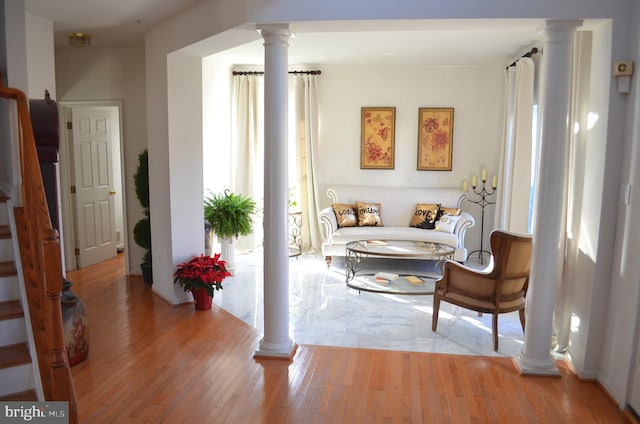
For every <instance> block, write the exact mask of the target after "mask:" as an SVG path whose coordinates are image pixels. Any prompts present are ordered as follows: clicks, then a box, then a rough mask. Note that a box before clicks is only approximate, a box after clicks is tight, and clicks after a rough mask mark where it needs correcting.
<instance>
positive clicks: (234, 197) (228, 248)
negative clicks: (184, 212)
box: [204, 190, 257, 274]
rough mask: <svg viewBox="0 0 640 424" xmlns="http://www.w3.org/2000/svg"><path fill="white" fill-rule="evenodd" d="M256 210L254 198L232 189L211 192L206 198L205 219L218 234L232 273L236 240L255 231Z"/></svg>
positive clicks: (222, 251) (222, 250)
mask: <svg viewBox="0 0 640 424" xmlns="http://www.w3.org/2000/svg"><path fill="white" fill-rule="evenodd" d="M256 211H257V208H256V202H255V201H254V200H253V199H251V198H250V197H246V196H242V195H241V194H236V193H232V192H231V191H230V190H225V191H224V193H222V194H211V196H208V197H205V199H204V219H205V221H207V222H208V223H209V225H211V230H212V231H213V233H214V234H216V235H217V236H218V240H219V241H220V245H221V253H222V257H223V259H224V260H225V262H226V264H227V269H228V270H229V272H231V273H232V274H233V273H234V266H233V265H234V260H235V241H236V239H237V238H238V237H239V236H248V235H249V234H251V233H252V232H253V215H255V213H256Z"/></svg>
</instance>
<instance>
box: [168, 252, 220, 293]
mask: <svg viewBox="0 0 640 424" xmlns="http://www.w3.org/2000/svg"><path fill="white" fill-rule="evenodd" d="M226 265H227V263H226V262H225V261H223V260H221V259H220V254H219V253H216V254H214V255H213V256H206V255H200V256H194V257H193V258H191V260H189V261H187V262H183V263H181V264H179V265H178V267H177V268H176V272H175V273H174V274H173V284H180V286H182V288H183V289H184V291H185V292H188V291H191V290H193V289H198V288H204V289H207V294H208V295H209V296H211V297H213V290H214V289H215V290H220V289H222V280H224V279H225V278H227V277H229V276H230V275H231V273H230V272H229V271H227V268H226Z"/></svg>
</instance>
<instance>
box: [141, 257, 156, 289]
mask: <svg viewBox="0 0 640 424" xmlns="http://www.w3.org/2000/svg"><path fill="white" fill-rule="evenodd" d="M140 269H141V270H142V280H143V281H144V283H145V284H153V267H152V266H151V264H148V263H146V262H144V263H141V264H140Z"/></svg>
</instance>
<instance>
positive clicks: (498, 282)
mask: <svg viewBox="0 0 640 424" xmlns="http://www.w3.org/2000/svg"><path fill="white" fill-rule="evenodd" d="M490 241H491V261H490V264H489V266H488V268H487V269H486V270H485V271H478V270H474V269H471V268H469V267H466V266H464V265H460V264H459V263H457V262H454V261H447V262H446V263H445V265H444V272H443V275H442V278H440V279H439V280H438V281H436V287H435V291H434V295H433V320H432V323H431V329H432V330H433V331H436V328H437V326H438V312H439V309H440V302H441V301H443V302H449V303H452V304H454V305H458V306H461V307H463V308H466V309H471V310H473V311H477V312H485V313H488V314H492V315H493V322H492V333H493V350H498V314H502V313H506V312H513V311H519V312H520V323H521V324H522V331H524V326H525V313H524V307H525V295H526V294H527V288H528V285H529V268H530V266H531V248H532V238H531V235H528V234H516V233H509V232H506V231H502V230H494V231H493V232H492V233H491V238H490Z"/></svg>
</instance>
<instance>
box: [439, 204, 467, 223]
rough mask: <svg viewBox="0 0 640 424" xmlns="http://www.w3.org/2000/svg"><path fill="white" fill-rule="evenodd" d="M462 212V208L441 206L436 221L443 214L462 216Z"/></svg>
mask: <svg viewBox="0 0 640 424" xmlns="http://www.w3.org/2000/svg"><path fill="white" fill-rule="evenodd" d="M461 213H462V209H458V208H443V207H442V206H440V209H439V210H438V216H437V217H436V221H439V220H440V218H441V217H442V215H451V216H460V214H461Z"/></svg>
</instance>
